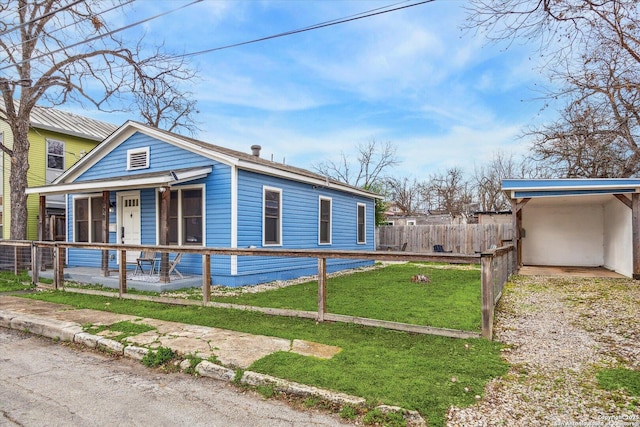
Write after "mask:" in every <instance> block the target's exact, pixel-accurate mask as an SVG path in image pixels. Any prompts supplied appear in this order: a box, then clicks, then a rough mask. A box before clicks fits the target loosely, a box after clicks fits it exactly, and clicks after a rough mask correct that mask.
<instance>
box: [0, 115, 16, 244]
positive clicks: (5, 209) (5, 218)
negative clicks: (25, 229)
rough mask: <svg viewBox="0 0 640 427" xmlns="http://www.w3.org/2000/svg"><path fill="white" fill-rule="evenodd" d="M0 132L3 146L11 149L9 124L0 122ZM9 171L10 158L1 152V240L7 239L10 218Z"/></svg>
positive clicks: (11, 141) (11, 139) (11, 136)
mask: <svg viewBox="0 0 640 427" xmlns="http://www.w3.org/2000/svg"><path fill="white" fill-rule="evenodd" d="M0 132H2V134H3V138H4V146H5V147H7V148H13V134H12V133H11V128H10V127H9V124H8V123H7V122H5V121H0ZM10 171H11V158H10V157H9V156H8V155H7V154H5V153H4V151H3V152H2V236H1V237H2V238H3V239H8V238H9V218H11V200H10V199H9V195H10V194H11V193H10V191H9V173H10Z"/></svg>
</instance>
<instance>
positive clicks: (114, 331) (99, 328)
mask: <svg viewBox="0 0 640 427" xmlns="http://www.w3.org/2000/svg"><path fill="white" fill-rule="evenodd" d="M83 329H84V330H85V332H89V333H91V334H94V335H96V334H99V333H100V332H103V331H110V332H111V335H110V336H109V338H111V339H113V340H116V341H120V342H122V341H124V340H125V339H126V338H128V337H131V336H134V335H139V334H142V333H144V332H148V331H153V330H155V329H156V328H154V327H153V326H149V325H145V324H144V323H136V322H130V321H128V320H123V321H122V322H117V323H114V324H112V325H83Z"/></svg>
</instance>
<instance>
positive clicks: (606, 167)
mask: <svg viewBox="0 0 640 427" xmlns="http://www.w3.org/2000/svg"><path fill="white" fill-rule="evenodd" d="M472 5H473V6H472V7H471V8H470V14H469V20H468V27H469V28H475V29H478V30H482V31H485V32H486V34H487V35H488V37H489V38H492V39H498V40H509V41H513V40H516V39H517V38H518V37H524V38H525V39H527V40H529V41H531V40H537V41H539V42H540V47H539V52H540V53H541V56H542V57H544V58H546V60H545V62H544V63H543V66H542V67H543V70H544V71H545V72H546V73H548V74H549V76H550V77H551V79H552V81H553V82H554V83H555V84H556V88H554V89H550V90H549V93H548V96H549V97H550V98H554V99H561V100H564V102H565V107H564V111H563V112H562V113H561V115H560V118H559V120H558V121H556V122H555V123H552V124H549V125H546V126H543V127H541V128H539V129H535V130H533V131H532V132H531V134H532V135H533V136H534V138H535V145H534V150H536V153H537V155H538V158H540V159H544V160H548V161H550V162H552V167H554V168H559V169H556V173H557V174H560V175H565V176H612V174H615V175H617V176H631V175H636V174H637V173H638V172H639V165H640V149H639V147H638V138H639V135H640V71H639V70H640V37H639V36H638V34H639V33H638V28H640V8H638V3H637V1H636V0H604V1H595V0H582V1H579V2H576V1H572V0H553V1H552V0H473V3H472ZM600 150H604V151H603V152H602V153H601V152H599V151H600ZM589 162H596V163H597V164H595V165H589V164H588V163H589Z"/></svg>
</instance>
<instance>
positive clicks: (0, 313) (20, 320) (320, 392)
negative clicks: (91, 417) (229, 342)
mask: <svg viewBox="0 0 640 427" xmlns="http://www.w3.org/2000/svg"><path fill="white" fill-rule="evenodd" d="M0 327H4V328H7V329H15V330H20V331H25V332H30V333H32V334H36V335H41V336H44V337H47V338H51V339H53V340H59V341H66V342H73V343H76V344H79V345H83V346H86V347H89V348H93V349H99V350H103V351H107V352H109V353H114V354H118V355H121V356H124V357H129V358H132V359H136V360H142V358H143V357H144V356H145V355H146V354H147V353H148V352H149V349H147V348H144V347H138V346H134V345H124V344H122V343H120V342H118V341H115V340H112V339H109V338H105V337H102V336H99V335H92V334H89V333H87V332H84V331H83V330H82V326H81V325H79V324H78V323H74V322H67V321H63V320H56V319H50V318H46V317H39V316H35V315H30V314H22V313H16V312H11V311H5V310H0ZM185 367H186V364H185ZM185 367H183V370H184V369H185ZM195 372H197V373H198V375H201V376H203V377H208V378H212V379H216V380H222V381H228V382H231V381H234V380H235V377H236V372H235V371H234V370H232V369H229V368H226V367H224V366H221V365H217V364H215V363H212V362H209V361H207V360H203V361H201V362H200V363H198V365H197V366H196V367H195ZM239 381H240V383H242V384H245V385H249V386H254V387H255V386H260V385H263V386H271V387H274V389H275V390H277V391H280V392H283V393H287V394H291V395H295V396H303V397H304V396H313V397H317V398H320V399H323V400H326V401H328V402H331V403H335V404H337V405H341V406H343V405H350V406H354V407H362V406H365V405H366V400H365V399H364V398H362V397H357V396H350V395H348V394H344V393H339V392H334V391H329V390H325V389H320V388H317V387H313V386H309V385H305V384H299V383H296V382H293V381H287V380H284V379H282V378H276V377H272V376H270V375H265V374H260V373H257V372H252V371H244V372H243V374H242V377H241V378H240V380H239ZM377 408H378V409H379V410H380V411H382V412H383V413H384V412H390V411H395V412H402V414H403V416H404V418H405V420H406V421H407V426H411V427H426V426H427V423H426V422H425V420H424V419H423V418H422V417H421V416H420V414H419V413H418V412H417V411H409V410H406V409H403V408H400V407H395V406H388V405H380V406H378V407H377Z"/></svg>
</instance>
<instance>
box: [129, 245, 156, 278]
mask: <svg viewBox="0 0 640 427" xmlns="http://www.w3.org/2000/svg"><path fill="white" fill-rule="evenodd" d="M159 259H160V258H158V253H157V252H154V251H142V252H140V257H139V258H137V259H136V270H135V271H134V272H133V275H134V276H137V275H138V274H145V271H144V267H145V265H146V264H148V265H149V276H152V275H153V273H154V272H155V271H156V263H157V262H158V260H159Z"/></svg>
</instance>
